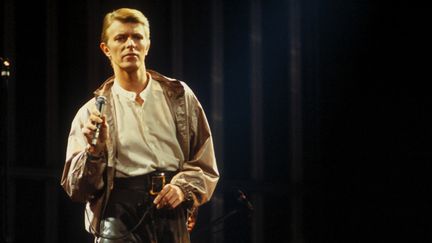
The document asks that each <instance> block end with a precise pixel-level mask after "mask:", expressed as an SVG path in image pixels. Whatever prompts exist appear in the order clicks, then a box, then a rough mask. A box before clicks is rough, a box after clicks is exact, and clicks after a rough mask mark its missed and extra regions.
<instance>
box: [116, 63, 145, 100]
mask: <svg viewBox="0 0 432 243" xmlns="http://www.w3.org/2000/svg"><path fill="white" fill-rule="evenodd" d="M114 74H115V78H116V80H117V82H119V85H120V86H121V87H122V88H123V89H125V90H128V91H132V92H135V93H136V94H139V93H141V91H143V90H144V89H145V87H146V86H147V83H148V78H147V72H146V69H145V68H144V69H143V68H140V69H138V70H136V71H134V72H126V71H123V70H120V71H117V72H115V73H114Z"/></svg>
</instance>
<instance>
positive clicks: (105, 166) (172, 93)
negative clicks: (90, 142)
mask: <svg viewBox="0 0 432 243" xmlns="http://www.w3.org/2000/svg"><path fill="white" fill-rule="evenodd" d="M148 72H149V73H150V74H151V76H152V78H153V79H154V80H156V81H158V82H160V84H161V87H162V89H163V92H164V95H165V97H166V98H167V101H168V105H169V107H170V110H171V112H172V115H173V117H174V119H175V123H176V128H177V139H178V140H179V143H180V146H181V148H182V151H183V153H184V158H185V161H181V162H180V164H179V168H180V172H179V173H178V174H177V175H176V176H174V178H173V179H172V181H171V183H172V184H175V185H178V186H180V187H182V188H183V189H185V190H186V191H187V192H192V196H193V199H194V203H195V205H196V206H198V205H201V204H203V203H205V202H207V201H208V200H209V199H210V197H211V196H212V194H213V191H214V190H215V187H216V184H217V181H218V180H219V172H218V168H217V165H216V158H215V155H214V148H213V140H212V135H211V131H210V127H209V124H208V122H207V119H206V116H205V114H204V111H203V108H202V106H201V104H200V103H199V101H198V100H197V98H196V97H195V95H194V93H193V92H192V90H191V89H190V88H189V87H188V86H187V85H186V84H185V83H183V82H180V81H178V80H174V79H170V78H167V77H165V76H163V75H161V74H159V73H157V72H155V71H151V70H148ZM113 83H114V78H113V77H111V78H109V79H108V80H107V81H105V82H104V83H103V84H102V85H101V87H100V88H99V89H97V90H96V91H95V95H96V96H99V95H104V96H105V97H106V98H107V102H106V106H105V110H104V112H105V115H106V118H107V123H108V126H109V137H111V138H113V137H115V135H114V134H116V124H115V119H114V117H115V112H114V109H113V107H112V106H111V105H110V101H111V100H112V97H111V92H110V90H111V87H112V85H113ZM94 109H96V106H95V99H92V100H90V101H88V102H87V103H86V104H85V105H84V106H83V107H81V109H80V110H79V111H78V113H77V114H76V116H75V118H74V120H73V122H72V126H71V131H70V134H69V139H68V146H67V151H66V163H65V166H64V169H63V175H62V178H61V185H62V187H63V188H64V190H65V191H66V193H67V194H68V195H69V196H70V197H71V199H72V200H74V201H78V202H86V209H85V226H86V230H87V231H88V232H91V233H94V232H95V229H99V224H100V217H101V215H100V214H101V211H102V209H103V207H104V202H106V201H107V199H108V197H109V194H110V192H111V190H112V189H113V187H114V186H115V185H113V179H114V175H115V164H114V163H115V160H114V157H115V152H114V151H116V144H115V140H114V139H108V141H107V143H106V153H105V156H104V159H103V163H100V162H98V163H95V162H90V161H88V160H87V155H86V152H85V150H86V146H87V140H86V139H85V137H84V135H83V133H82V131H81V129H82V127H83V126H84V124H85V123H86V122H87V121H88V118H89V115H90V114H91V111H92V110H94ZM98 231H99V230H97V232H98Z"/></svg>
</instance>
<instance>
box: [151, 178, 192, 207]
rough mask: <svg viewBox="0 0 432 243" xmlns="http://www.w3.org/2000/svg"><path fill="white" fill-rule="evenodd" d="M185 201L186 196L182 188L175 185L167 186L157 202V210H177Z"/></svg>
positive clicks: (158, 196) (160, 193) (155, 202)
mask: <svg viewBox="0 0 432 243" xmlns="http://www.w3.org/2000/svg"><path fill="white" fill-rule="evenodd" d="M184 200H185V196H184V194H183V191H182V190H181V189H180V187H178V186H176V185H173V184H166V185H165V186H164V187H163V188H162V190H161V191H160V192H159V194H158V195H157V197H156V198H155V200H154V201H153V203H154V204H156V208H163V207H168V208H176V207H177V206H178V205H180V203H182V202H183V201H184Z"/></svg>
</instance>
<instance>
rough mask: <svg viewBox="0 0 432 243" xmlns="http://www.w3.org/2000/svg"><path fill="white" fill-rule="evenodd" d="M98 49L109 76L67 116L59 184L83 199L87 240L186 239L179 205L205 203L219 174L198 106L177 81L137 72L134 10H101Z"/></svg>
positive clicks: (141, 38) (139, 57)
mask: <svg viewBox="0 0 432 243" xmlns="http://www.w3.org/2000/svg"><path fill="white" fill-rule="evenodd" d="M100 48H101V50H102V51H103V53H104V54H105V55H106V56H107V57H108V59H109V60H110V62H111V66H112V68H113V71H114V76H113V77H111V78H109V79H108V80H106V81H105V82H104V83H103V84H102V85H101V87H100V88H99V89H98V90H96V91H95V96H96V97H95V99H92V100H90V101H89V102H87V103H86V104H85V105H84V106H83V107H81V109H80V110H79V111H78V113H77V114H76V116H75V118H74V120H73V122H72V127H71V131H70V134H69V139H68V147H67V152H66V163H65V167H64V171H63V175H62V179H61V185H62V186H63V188H64V189H65V191H66V192H67V193H68V195H69V196H70V197H71V198H72V200H75V201H80V202H86V203H87V204H86V210H85V222H86V229H87V231H89V232H90V233H92V234H94V235H95V242H180V243H182V242H189V241H190V240H189V234H188V230H187V219H188V214H187V210H188V209H189V210H190V209H192V208H194V207H197V206H199V205H201V204H203V203H205V202H207V201H208V200H209V199H210V197H211V196H212V193H213V191H214V189H215V186H216V183H217V181H218V179H219V172H218V169H217V165H216V159H215V156H214V148H213V142H212V136H211V132H210V128H209V125H208V122H207V120H206V116H205V114H204V111H203V109H202V106H201V105H200V103H199V102H198V100H197V98H196V97H195V95H194V94H193V92H192V91H191V89H190V88H189V87H188V86H187V85H186V84H185V83H183V82H180V81H178V80H174V79H170V78H167V77H165V76H163V75H161V74H159V73H157V72H155V71H151V70H147V69H146V66H145V57H146V55H147V53H148V51H149V48H150V30H149V24H148V20H147V18H146V17H145V16H144V15H143V14H142V13H141V12H140V11H138V10H134V9H127V8H122V9H118V10H115V11H113V12H111V13H108V14H107V15H106V16H105V18H104V22H103V27H102V35H101V44H100ZM100 97H105V99H101V98H100ZM96 98H97V99H98V100H102V101H104V102H101V103H100V104H102V105H100V104H99V105H98V106H99V108H101V107H103V109H102V110H103V111H102V112H100V111H99V109H98V106H97V105H95V104H96V102H95V101H96V100H97V99H96ZM96 134H98V135H96ZM92 140H93V142H92Z"/></svg>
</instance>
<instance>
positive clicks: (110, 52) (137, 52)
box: [100, 20, 150, 72]
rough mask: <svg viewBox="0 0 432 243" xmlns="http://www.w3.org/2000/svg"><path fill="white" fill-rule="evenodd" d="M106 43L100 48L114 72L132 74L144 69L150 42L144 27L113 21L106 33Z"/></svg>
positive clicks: (137, 24)
mask: <svg viewBox="0 0 432 243" xmlns="http://www.w3.org/2000/svg"><path fill="white" fill-rule="evenodd" d="M106 33H107V37H108V41H107V42H106V43H104V42H102V43H101V45H100V47H101V49H102V51H103V52H104V53H105V55H106V56H107V57H108V58H109V59H110V60H111V63H112V66H113V68H114V70H116V69H120V70H123V71H126V72H134V71H136V70H138V69H139V68H141V67H144V60H145V56H146V55H147V53H148V49H149V47H150V40H148V39H147V38H146V37H145V32H144V26H143V25H142V24H139V23H122V22H120V21H117V20H116V21H114V22H113V23H112V24H111V26H110V27H108V29H107V31H106Z"/></svg>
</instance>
